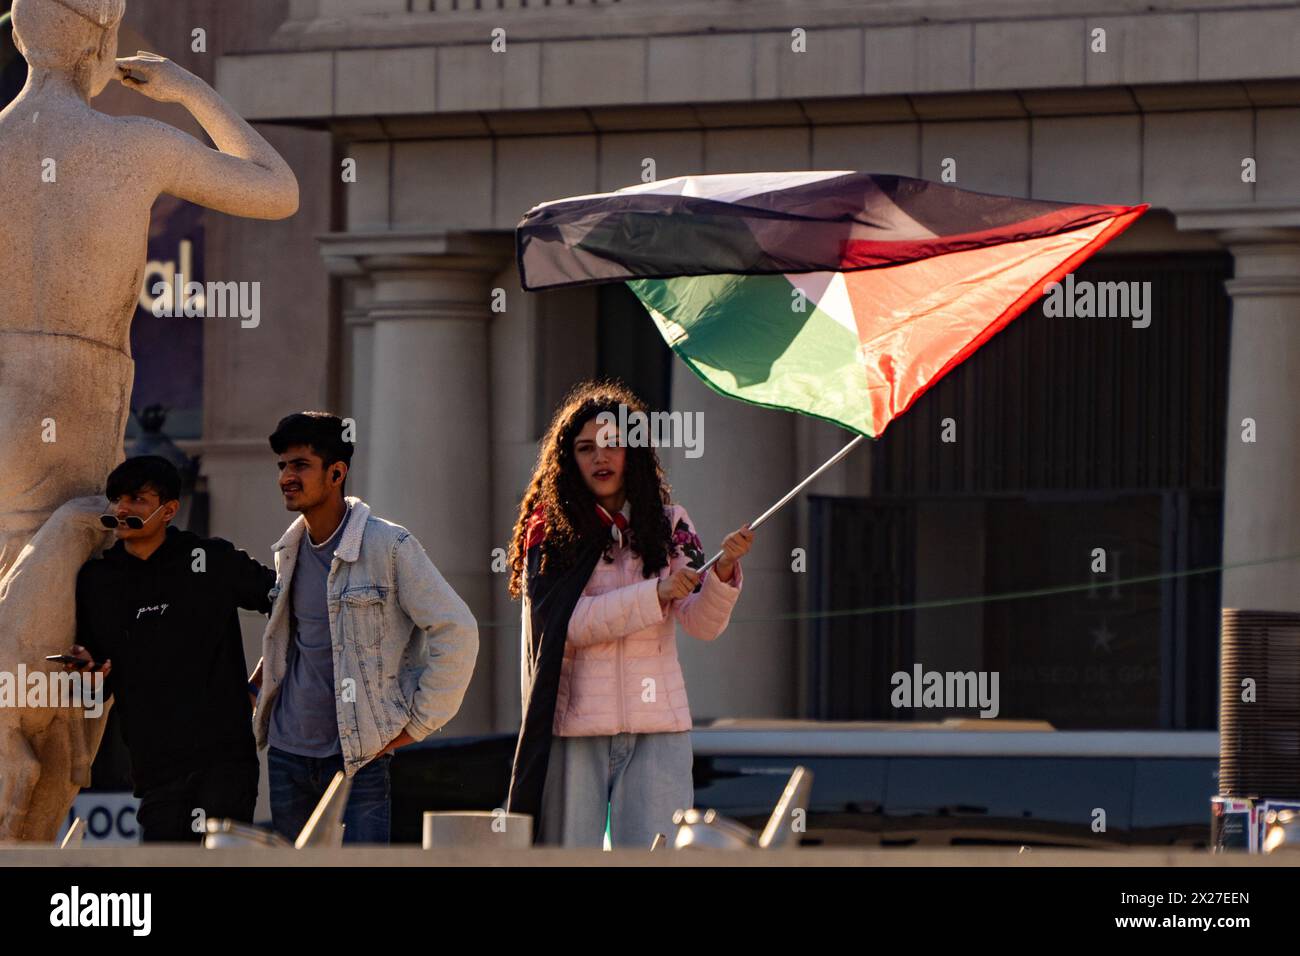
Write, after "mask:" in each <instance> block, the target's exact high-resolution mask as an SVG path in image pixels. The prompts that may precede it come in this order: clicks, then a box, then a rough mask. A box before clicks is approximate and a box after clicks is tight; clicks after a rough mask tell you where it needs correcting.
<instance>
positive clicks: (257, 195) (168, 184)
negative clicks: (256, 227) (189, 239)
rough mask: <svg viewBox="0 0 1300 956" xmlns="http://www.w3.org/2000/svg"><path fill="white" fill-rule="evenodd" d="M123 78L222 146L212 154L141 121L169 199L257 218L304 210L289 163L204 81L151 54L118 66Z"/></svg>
mask: <svg viewBox="0 0 1300 956" xmlns="http://www.w3.org/2000/svg"><path fill="white" fill-rule="evenodd" d="M116 75H117V79H118V80H119V81H120V82H121V83H122V85H123V86H126V87H129V88H130V89H133V90H136V91H138V92H140V93H142V94H144V95H145V96H147V97H149V98H150V99H152V100H157V101H158V102H160V103H179V104H180V105H181V106H184V107H185V108H186V109H187V110H189V111H190V113H191V114H192V115H193V116H194V118H195V119H196V120H198V121H199V124H200V125H201V126H202V127H203V128H204V130H206V131H207V134H208V135H209V136H211V137H212V141H213V142H214V143H216V144H217V149H215V150H214V149H209V148H208V147H207V146H204V145H203V144H202V143H200V142H198V141H197V140H196V139H194V138H193V137H192V136H189V135H187V134H185V133H183V132H181V131H180V130H178V129H176V128H175V127H172V126H168V125H166V124H165V123H159V122H156V121H154V120H148V119H143V118H139V119H137V120H136V121H135V123H134V125H135V127H136V128H138V130H139V134H140V137H141V144H142V146H143V147H144V148H145V149H146V150H147V151H148V153H149V154H150V155H152V156H154V157H155V158H156V160H157V165H156V166H155V168H156V169H157V170H158V171H159V173H160V174H161V177H162V180H161V191H162V192H165V193H170V194H171V195H173V196H176V197H178V198H180V199H185V200H188V201H190V202H192V203H197V204H199V205H200V206H207V207H209V208H211V209H216V210H219V211H221V212H225V213H230V214H231V215H235V216H247V217H249V218H254V219H284V218H287V217H289V216H292V215H293V214H294V213H295V212H297V211H298V180H297V178H296V177H295V176H294V174H293V170H291V169H290V168H289V164H288V163H286V162H285V161H284V160H283V159H281V158H280V154H279V153H277V152H276V151H275V149H274V148H273V147H272V146H271V144H270V143H268V142H267V141H266V140H265V139H263V138H262V135H261V134H260V133H258V132H257V130H255V129H253V127H251V126H250V125H248V123H246V122H245V121H244V119H243V118H242V117H241V116H240V115H239V114H238V113H236V112H235V111H234V110H232V109H231V108H230V106H229V105H228V104H227V103H226V101H225V100H223V99H222V98H221V97H220V96H219V95H217V92H216V91H215V90H214V89H212V87H210V86H209V85H208V84H207V83H205V82H204V81H203V79H202V78H200V77H198V76H195V75H194V74H193V73H191V72H189V71H188V70H186V69H185V68H184V67H182V66H180V65H179V64H177V63H173V62H172V61H171V60H169V59H167V58H166V57H162V56H159V55H157V54H156V53H145V52H144V51H141V52H139V53H137V54H136V55H135V56H132V57H124V58H121V59H119V60H118V61H117V74H116Z"/></svg>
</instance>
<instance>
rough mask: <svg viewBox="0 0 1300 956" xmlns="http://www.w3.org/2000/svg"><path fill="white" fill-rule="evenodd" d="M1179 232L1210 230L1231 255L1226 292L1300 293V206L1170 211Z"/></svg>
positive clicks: (1244, 293)
mask: <svg viewBox="0 0 1300 956" xmlns="http://www.w3.org/2000/svg"><path fill="white" fill-rule="evenodd" d="M1174 215H1175V216H1176V217H1177V222H1178V228H1179V229H1200V230H1206V231H1211V232H1213V233H1214V234H1215V238H1217V239H1218V240H1219V242H1221V243H1223V245H1224V246H1226V247H1227V248H1228V249H1229V250H1230V251H1231V252H1232V258H1233V264H1234V269H1233V272H1234V275H1233V278H1231V279H1229V280H1228V281H1227V282H1225V283H1224V288H1226V289H1227V291H1228V294H1229V295H1231V296H1232V297H1233V298H1234V299H1236V298H1241V297H1244V296H1279V295H1281V296H1294V295H1300V202H1292V203H1274V204H1269V205H1258V204H1257V205H1251V206H1219V207H1213V206H1210V207H1198V208H1194V209H1184V210H1177V209H1176V210H1174Z"/></svg>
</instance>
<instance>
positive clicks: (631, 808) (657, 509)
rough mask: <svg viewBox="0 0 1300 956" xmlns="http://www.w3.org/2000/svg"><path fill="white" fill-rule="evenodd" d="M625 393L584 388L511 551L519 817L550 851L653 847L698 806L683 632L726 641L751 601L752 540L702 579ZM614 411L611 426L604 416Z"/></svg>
mask: <svg viewBox="0 0 1300 956" xmlns="http://www.w3.org/2000/svg"><path fill="white" fill-rule="evenodd" d="M620 405H624V406H626V407H627V412H628V415H629V417H631V415H632V414H633V413H636V412H641V413H644V412H645V407H644V405H643V404H642V403H641V401H640V400H639V399H638V398H637V397H636V396H635V395H633V394H632V393H631V392H630V391H629V390H627V389H626V388H624V387H622V386H620V385H613V384H607V383H598V382H588V383H584V384H582V385H579V386H578V387H577V388H576V389H574V391H573V392H571V393H570V395H569V396H568V397H567V398H566V399H565V401H564V402H563V404H562V405H561V407H560V409H559V411H558V412H557V413H556V415H555V417H554V419H553V420H552V422H551V425H550V428H549V429H548V430H547V433H546V437H545V439H544V440H543V443H542V448H541V452H540V454H539V456H538V461H537V469H536V471H535V472H534V474H533V479H532V481H531V483H530V484H529V486H528V491H527V493H526V494H525V495H524V499H523V502H522V504H521V506H520V509H519V520H518V522H517V523H516V524H515V530H514V540H513V543H512V546H511V549H510V572H511V576H510V593H511V595H512V596H514V597H517V598H522V599H523V654H522V679H523V687H522V690H523V699H524V719H523V724H522V726H521V728H520V733H519V743H518V745H517V748H516V752H515V762H514V772H513V774H512V776H511V781H510V801H509V809H510V810H511V811H513V812H519V813H528V814H531V815H532V817H533V819H534V820H535V821H536V825H535V837H536V839H537V840H539V842H543V843H548V844H561V845H564V846H585V847H600V846H601V845H602V843H603V838H604V834H605V829H606V813H607V812H608V814H609V818H608V819H609V831H610V838H611V844H612V845H613V846H615V847H638V846H639V847H646V848H648V847H649V846H650V843H651V841H652V840H653V838H654V835H655V834H656V833H664V834H668V833H669V832H671V831H670V827H671V826H672V815H673V812H674V811H676V810H678V809H683V808H687V807H690V806H691V805H692V804H693V802H694V794H693V789H692V782H691V763H692V756H691V741H690V728H691V714H690V706H689V704H688V703H687V700H686V685H685V682H684V681H683V679H682V670H681V665H680V664H679V663H678V660H677V640H676V634H675V629H674V622H676V623H678V624H680V625H681V626H682V630H684V631H685V632H686V633H687V634H689V635H691V636H692V637H695V638H699V639H700V640H706V641H709V640H713V639H714V638H716V637H717V636H718V635H720V634H721V633H722V632H723V630H725V629H726V626H727V623H728V622H729V620H730V619H731V610H732V608H733V607H734V606H735V604H736V600H737V598H738V597H739V596H740V588H741V571H740V563H739V561H740V558H741V557H742V556H743V555H744V554H745V553H746V552H748V551H749V548H750V546H751V545H752V544H753V540H754V534H753V532H752V531H750V530H749V529H748V528H747V527H744V528H741V529H739V530H737V531H734V532H732V533H731V534H730V535H728V536H727V538H726V540H725V541H724V542H723V545H722V550H723V552H724V555H723V557H722V559H721V560H719V561H718V563H717V564H716V565H715V566H714V567H713V568H712V569H711V570H710V571H709V572H708V573H707V574H706V575H703V576H702V575H700V573H699V572H698V571H697V570H695V569H698V568H700V567H702V566H703V564H704V552H703V549H702V547H701V545H700V539H699V538H698V537H696V535H695V530H694V526H693V525H692V523H691V519H690V517H689V516H688V515H687V513H686V509H685V508H683V507H682V506H681V505H677V504H673V503H672V498H671V497H670V489H669V487H668V482H667V481H666V479H665V477H664V473H663V468H662V467H661V466H660V464H659V459H658V456H657V455H656V454H655V451H654V448H652V447H628V446H627V444H625V443H624V437H625V436H621V435H619V434H618V430H617V425H616V423H617V422H618V420H619V406H620ZM602 412H604V413H608V417H607V416H605V415H602V414H601V413H602Z"/></svg>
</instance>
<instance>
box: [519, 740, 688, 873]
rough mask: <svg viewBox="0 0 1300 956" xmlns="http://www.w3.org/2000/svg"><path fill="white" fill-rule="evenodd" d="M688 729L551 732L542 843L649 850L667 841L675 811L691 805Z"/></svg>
mask: <svg viewBox="0 0 1300 956" xmlns="http://www.w3.org/2000/svg"><path fill="white" fill-rule="evenodd" d="M692 762H693V757H692V754H691V734H690V731H682V732H681V733H672V734H616V735H614V736H612V737H553V738H551V754H550V761H549V763H548V764H547V768H546V786H545V789H544V790H543V792H542V812H541V820H540V821H539V823H538V826H539V830H538V834H539V837H540V842H542V843H545V844H549V845H552V846H555V845H559V846H566V847H595V848H596V849H600V848H601V847H602V846H604V842H605V815H606V813H607V812H608V814H609V834H610V844H611V846H613V847H614V848H616V849H621V848H637V847H639V848H641V849H643V850H648V849H650V844H651V842H652V841H653V840H654V837H655V834H656V833H662V834H663V835H664V836H666V837H668V839H669V840H670V841H671V840H672V837H673V833H674V832H675V829H676V828H675V826H674V824H673V813H675V812H676V811H677V810H686V809H689V808H690V807H692V806H694V803H695V787H694V783H693V781H692V779H691V764H692Z"/></svg>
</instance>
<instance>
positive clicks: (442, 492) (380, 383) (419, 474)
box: [322, 233, 512, 733]
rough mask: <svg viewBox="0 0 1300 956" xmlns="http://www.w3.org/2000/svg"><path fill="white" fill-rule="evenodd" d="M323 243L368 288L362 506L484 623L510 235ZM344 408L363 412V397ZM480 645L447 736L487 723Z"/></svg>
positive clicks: (489, 661)
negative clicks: (502, 288) (496, 346)
mask: <svg viewBox="0 0 1300 956" xmlns="http://www.w3.org/2000/svg"><path fill="white" fill-rule="evenodd" d="M322 244H323V246H324V254H325V257H326V259H327V261H328V262H329V263H330V267H331V271H333V272H335V273H336V274H343V275H347V274H351V275H354V276H364V277H365V279H366V280H367V281H368V282H369V284H370V286H371V291H370V295H369V301H368V305H367V314H366V321H368V323H369V324H370V326H371V331H370V333H369V339H370V342H369V351H370V355H371V361H370V369H369V408H368V409H367V413H366V415H365V417H367V418H368V419H369V426H368V433H366V432H364V431H359V432H358V435H357V457H358V459H364V465H363V466H362V467H363V469H364V475H365V480H366V481H365V483H366V486H367V489H368V492H367V499H366V501H367V503H368V504H369V505H370V506H371V508H372V509H374V511H375V513H376V514H377V515H379V516H380V517H383V518H385V519H387V520H389V521H394V522H396V523H398V524H401V525H404V526H405V527H407V528H409V529H410V530H411V532H412V533H413V534H415V535H416V537H417V538H419V540H420V542H421V543H422V544H423V545H424V547H425V549H426V550H427V551H428V553H429V557H430V558H431V559H432V560H433V562H434V564H436V565H437V566H438V570H439V571H441V572H442V574H443V576H444V577H445V578H446V579H447V581H448V583H450V584H451V586H452V587H453V588H455V590H456V592H457V593H458V594H459V595H460V596H461V597H462V598H463V599H464V600H465V602H466V603H467V604H468V605H469V607H470V609H471V610H472V611H473V613H474V615H475V617H476V618H478V619H479V620H483V621H487V620H490V619H491V617H492V596H491V595H492V583H493V582H492V567H491V552H492V548H493V547H494V536H493V527H492V501H491V488H492V455H491V415H490V411H491V389H490V387H489V382H490V377H489V373H490V365H489V356H488V325H489V319H490V316H491V300H490V294H491V284H490V281H489V280H490V278H491V276H492V275H493V274H494V273H496V272H498V271H500V269H501V268H502V266H503V265H504V264H505V263H507V262H508V261H509V257H510V254H511V248H512V247H511V239H510V236H509V235H501V234H473V233H440V234H423V233H422V234H406V233H382V234H372V235H357V234H345V235H335V236H328V237H325V238H324V239H322ZM364 378H365V377H364V376H362V375H358V376H357V377H356V379H355V381H356V382H357V383H358V384H360V383H362V382H363V381H364ZM353 401H354V403H355V404H356V405H357V406H358V407H360V408H365V404H366V403H365V398H364V397H358V396H355V395H354V397H353ZM340 414H341V415H345V416H346V415H347V414H348V412H347V411H346V410H344V411H341V412H340ZM489 638H490V635H489V634H488V633H487V632H486V631H484V632H483V633H481V635H480V648H479V658H478V663H477V665H476V668H475V677H474V680H473V681H472V682H471V684H470V690H469V693H468V694H467V696H466V699H465V704H464V706H463V707H462V709H461V712H460V714H459V715H458V716H457V717H456V718H455V719H454V720H453V722H452V723H451V724H450V725H448V726H449V731H450V732H451V733H475V732H482V731H485V730H487V729H489V728H490V726H491V723H492V692H493V687H492V684H493V681H492V670H493V645H492V642H491V640H490V639H489Z"/></svg>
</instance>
